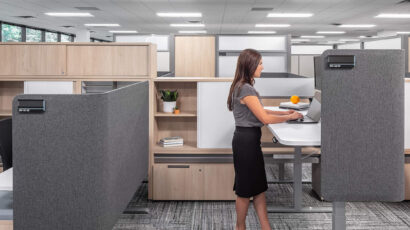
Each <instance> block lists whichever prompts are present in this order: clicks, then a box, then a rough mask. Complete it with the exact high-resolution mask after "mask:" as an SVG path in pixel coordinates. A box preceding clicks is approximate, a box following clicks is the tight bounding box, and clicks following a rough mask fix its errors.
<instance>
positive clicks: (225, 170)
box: [204, 164, 236, 200]
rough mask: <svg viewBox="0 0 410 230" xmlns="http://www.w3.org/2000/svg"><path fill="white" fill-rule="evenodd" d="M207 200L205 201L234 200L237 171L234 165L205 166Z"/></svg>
mask: <svg viewBox="0 0 410 230" xmlns="http://www.w3.org/2000/svg"><path fill="white" fill-rule="evenodd" d="M204 176H205V180H204V181H205V198H204V200H234V199H235V198H236V195H235V192H234V191H233V184H234V180H235V170H234V168H233V164H206V165H204Z"/></svg>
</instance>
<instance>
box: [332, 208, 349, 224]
mask: <svg viewBox="0 0 410 230" xmlns="http://www.w3.org/2000/svg"><path fill="white" fill-rule="evenodd" d="M332 204H333V214H332V230H346V203H345V202H333V203H332Z"/></svg>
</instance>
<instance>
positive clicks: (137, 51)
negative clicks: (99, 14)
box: [67, 45, 150, 77]
mask: <svg viewBox="0 0 410 230" xmlns="http://www.w3.org/2000/svg"><path fill="white" fill-rule="evenodd" d="M149 55H150V52H149V46H147V45H144V46H93V45H68V46H67V72H68V74H69V75H117V76H134V77H135V76H141V77H149V76H148V75H149V74H150V69H149V66H148V63H149Z"/></svg>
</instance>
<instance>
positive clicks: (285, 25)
mask: <svg viewBox="0 0 410 230" xmlns="http://www.w3.org/2000/svg"><path fill="white" fill-rule="evenodd" d="M289 26H290V25H289V24H256V25H255V27H258V28H276V27H277V28H280V27H289Z"/></svg>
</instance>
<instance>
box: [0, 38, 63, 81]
mask: <svg viewBox="0 0 410 230" xmlns="http://www.w3.org/2000/svg"><path fill="white" fill-rule="evenodd" d="M0 54H1V56H2V58H1V60H0V75H9V76H13V75H32V76H33V75H34V76H38V75H60V76H61V75H66V72H67V71H66V69H67V68H66V46H63V45H50V44H47V45H46V44H38V45H32V44H31V45H17V44H13V45H1V46H0Z"/></svg>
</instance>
